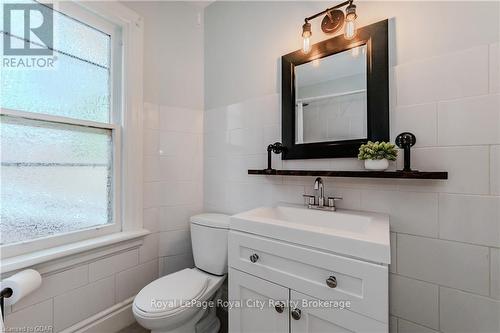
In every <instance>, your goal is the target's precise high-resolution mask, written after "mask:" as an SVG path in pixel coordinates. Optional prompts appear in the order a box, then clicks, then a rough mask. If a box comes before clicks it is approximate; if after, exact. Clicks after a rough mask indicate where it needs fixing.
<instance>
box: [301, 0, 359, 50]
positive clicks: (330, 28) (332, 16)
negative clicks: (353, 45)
mask: <svg viewBox="0 0 500 333" xmlns="http://www.w3.org/2000/svg"><path fill="white" fill-rule="evenodd" d="M344 6H347V7H346V8H345V15H344V12H343V11H342V10H340V9H339V8H342V7H344ZM323 14H326V15H325V17H324V18H323V20H322V21H321V30H323V32H324V33H327V34H333V33H335V32H337V31H339V30H340V29H341V28H342V26H344V38H346V39H352V38H354V37H355V36H356V18H357V17H358V15H357V14H356V5H355V4H353V0H349V1H344V2H342V3H339V4H338V5H335V6H333V7H330V8H327V9H325V10H324V11H322V12H319V13H317V14H314V15H312V16H309V17H306V18H305V19H304V21H305V23H304V25H303V26H302V51H304V53H308V52H309V51H310V50H311V35H312V30H311V23H309V21H311V20H313V19H315V18H317V17H319V16H321V15H323Z"/></svg>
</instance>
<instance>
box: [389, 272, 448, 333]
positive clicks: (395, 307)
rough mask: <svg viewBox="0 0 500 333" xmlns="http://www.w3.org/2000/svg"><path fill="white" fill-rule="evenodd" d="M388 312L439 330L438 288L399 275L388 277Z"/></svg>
mask: <svg viewBox="0 0 500 333" xmlns="http://www.w3.org/2000/svg"><path fill="white" fill-rule="evenodd" d="M389 286H390V312H391V314H392V315H394V316H397V317H400V318H404V319H407V320H410V321H412V322H415V323H418V324H421V325H424V326H427V327H431V328H434V329H438V328H439V311H438V309H439V290H438V289H439V287H438V286H437V285H434V284H432V283H427V282H423V281H417V280H413V279H410V278H406V277H403V276H399V275H394V274H391V275H390V282H389Z"/></svg>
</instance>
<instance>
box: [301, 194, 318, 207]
mask: <svg viewBox="0 0 500 333" xmlns="http://www.w3.org/2000/svg"><path fill="white" fill-rule="evenodd" d="M302 196H303V197H304V201H305V204H306V205H314V203H315V197H314V195H309V194H302Z"/></svg>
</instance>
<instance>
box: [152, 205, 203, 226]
mask: <svg viewBox="0 0 500 333" xmlns="http://www.w3.org/2000/svg"><path fill="white" fill-rule="evenodd" d="M202 210H203V207H202V204H201V203H199V204H195V205H181V206H166V207H160V230H161V231H170V230H179V229H186V228H189V224H190V220H189V219H190V217H191V216H193V215H196V214H199V213H201V212H202Z"/></svg>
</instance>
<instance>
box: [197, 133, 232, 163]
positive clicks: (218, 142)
mask: <svg viewBox="0 0 500 333" xmlns="http://www.w3.org/2000/svg"><path fill="white" fill-rule="evenodd" d="M203 144H204V154H205V156H207V157H211V156H213V157H220V156H225V155H227V154H228V152H229V151H228V148H229V147H230V146H229V132H228V131H216V132H208V133H206V134H205V135H204V141H203Z"/></svg>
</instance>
